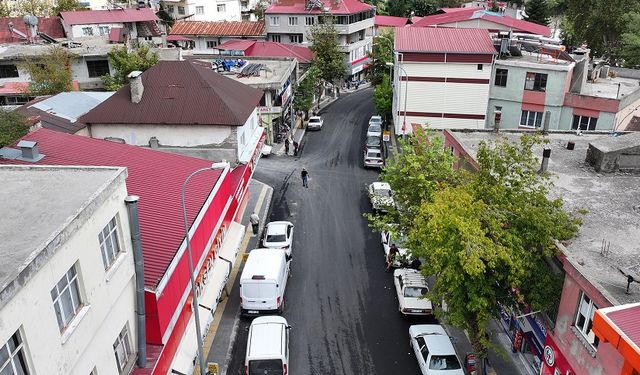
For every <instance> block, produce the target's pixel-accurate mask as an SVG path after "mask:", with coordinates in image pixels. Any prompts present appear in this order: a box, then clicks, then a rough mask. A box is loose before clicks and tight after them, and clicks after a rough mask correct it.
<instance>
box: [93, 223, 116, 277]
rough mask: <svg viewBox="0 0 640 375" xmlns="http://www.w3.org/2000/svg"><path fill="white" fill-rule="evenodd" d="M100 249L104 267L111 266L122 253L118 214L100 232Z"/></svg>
mask: <svg viewBox="0 0 640 375" xmlns="http://www.w3.org/2000/svg"><path fill="white" fill-rule="evenodd" d="M98 240H99V241H100V251H101V252H102V264H104V269H105V270H106V269H108V268H109V267H111V265H112V264H113V262H114V261H115V260H116V258H117V257H118V254H120V251H121V249H120V241H119V238H118V215H116V216H114V217H113V219H111V220H109V223H107V225H106V226H105V227H104V228H102V231H101V232H100V233H98Z"/></svg>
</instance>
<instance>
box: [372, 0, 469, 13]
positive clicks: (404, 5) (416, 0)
mask: <svg viewBox="0 0 640 375" xmlns="http://www.w3.org/2000/svg"><path fill="white" fill-rule="evenodd" d="M463 3H465V1H463V0H387V1H386V3H385V7H384V11H386V13H387V14H388V15H390V16H397V17H411V16H418V17H424V16H429V15H431V14H434V13H436V11H438V9H440V8H458V7H460V6H461V5H462V4H463ZM374 5H375V4H374Z"/></svg>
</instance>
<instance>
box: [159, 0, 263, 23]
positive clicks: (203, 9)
mask: <svg viewBox="0 0 640 375" xmlns="http://www.w3.org/2000/svg"><path fill="white" fill-rule="evenodd" d="M161 4H162V8H163V9H164V10H165V11H166V12H167V13H169V15H170V16H171V17H173V18H174V19H175V20H178V21H181V20H189V21H207V22H219V21H242V20H244V19H245V18H244V17H243V15H245V14H246V15H247V17H246V18H247V20H249V18H250V17H249V14H251V13H250V8H249V4H248V3H247V1H245V0H223V1H215V2H213V3H212V2H208V1H204V0H162V1H161ZM254 20H255V19H254Z"/></svg>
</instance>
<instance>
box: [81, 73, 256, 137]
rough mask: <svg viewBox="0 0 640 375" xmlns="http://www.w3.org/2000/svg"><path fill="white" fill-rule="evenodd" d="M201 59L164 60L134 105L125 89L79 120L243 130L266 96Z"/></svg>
mask: <svg viewBox="0 0 640 375" xmlns="http://www.w3.org/2000/svg"><path fill="white" fill-rule="evenodd" d="M201 64H202V63H198V62H196V61H160V62H158V63H157V64H156V65H154V66H153V67H152V68H150V69H149V70H147V71H146V72H144V73H142V84H143V86H144V93H143V94H142V100H141V101H140V103H137V104H135V103H132V102H131V91H130V90H131V89H130V87H129V85H126V86H124V87H122V88H121V89H120V90H118V92H116V93H115V94H113V95H112V96H111V97H110V98H109V99H107V100H105V101H104V102H102V103H101V104H99V105H98V106H97V107H95V108H94V109H92V110H91V111H90V112H88V113H86V114H85V115H83V116H82V117H81V118H80V119H79V120H78V121H81V122H84V123H85V124H96V123H97V124H130V125H137V124H179V125H192V124H202V125H225V126H241V125H244V123H245V122H246V121H247V119H248V118H249V116H250V115H251V113H252V112H253V111H254V110H255V108H256V106H257V105H258V103H259V102H260V99H261V98H262V95H263V92H262V91H260V90H258V89H254V88H252V87H249V86H247V85H245V84H243V83H240V82H237V81H235V80H233V79H231V78H227V77H225V76H223V75H221V74H218V73H216V72H214V71H213V70H211V68H210V67H208V66H204V65H201Z"/></svg>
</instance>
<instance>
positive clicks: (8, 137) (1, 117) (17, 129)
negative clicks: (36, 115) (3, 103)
mask: <svg viewBox="0 0 640 375" xmlns="http://www.w3.org/2000/svg"><path fill="white" fill-rule="evenodd" d="M29 128H30V125H29V124H28V123H27V119H26V118H25V117H24V116H23V115H22V114H21V113H20V112H17V111H9V110H6V109H0V147H4V146H6V145H10V144H12V143H13V142H15V141H17V140H18V139H20V138H22V136H24V135H25V134H27V133H28V132H29Z"/></svg>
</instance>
